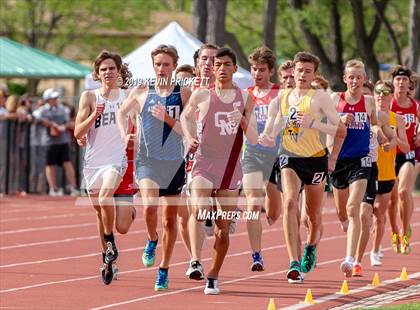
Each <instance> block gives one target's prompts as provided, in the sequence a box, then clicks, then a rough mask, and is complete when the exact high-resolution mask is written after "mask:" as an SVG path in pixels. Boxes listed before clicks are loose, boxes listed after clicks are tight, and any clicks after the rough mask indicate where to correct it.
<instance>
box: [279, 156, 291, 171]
mask: <svg viewBox="0 0 420 310" xmlns="http://www.w3.org/2000/svg"><path fill="white" fill-rule="evenodd" d="M288 163H289V156H287V155H281V156H280V157H279V166H280V168H283V167H284V166H286V165H287V164H288Z"/></svg>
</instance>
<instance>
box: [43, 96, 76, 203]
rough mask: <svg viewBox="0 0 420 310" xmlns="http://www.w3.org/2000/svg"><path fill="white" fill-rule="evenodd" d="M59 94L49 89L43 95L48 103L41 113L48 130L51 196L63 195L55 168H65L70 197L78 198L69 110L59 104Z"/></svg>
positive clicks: (48, 176) (47, 169) (48, 166)
mask: <svg viewBox="0 0 420 310" xmlns="http://www.w3.org/2000/svg"><path fill="white" fill-rule="evenodd" d="M58 97H59V93H58V92H57V91H55V90H54V89H47V90H46V91H45V92H44V94H43V99H44V100H45V101H46V105H45V108H43V109H42V111H41V119H42V123H43V125H44V126H45V127H46V128H47V135H46V137H47V141H46V142H47V143H46V144H47V168H46V170H45V173H46V175H47V182H48V185H49V188H50V190H49V194H50V195H51V196H58V195H62V191H59V190H58V187H57V182H56V178H55V166H57V165H58V166H63V167H64V171H65V174H66V177H67V181H68V183H69V185H70V195H72V196H77V195H78V194H79V191H78V190H76V179H75V175H74V168H73V165H72V163H71V162H70V154H69V142H70V136H69V134H68V132H67V127H68V125H69V122H70V116H69V113H68V109H67V108H65V107H64V106H63V105H62V104H59V103H58V102H57V99H58Z"/></svg>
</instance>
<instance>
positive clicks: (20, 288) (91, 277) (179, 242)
mask: <svg viewBox="0 0 420 310" xmlns="http://www.w3.org/2000/svg"><path fill="white" fill-rule="evenodd" d="M276 230H279V229H273V230H272V231H276ZM245 234H248V233H247V232H245V233H240V234H234V235H238V236H239V235H245ZM345 237H346V236H345V235H344V236H340V237H337V236H334V237H329V238H325V239H323V240H335V239H344V238H345ZM211 238H214V237H211ZM176 243H177V244H182V241H177V242H176ZM285 247H286V245H284V244H282V245H277V246H272V247H268V248H264V249H262V250H264V251H269V250H274V249H281V248H285ZM142 248H144V247H141V248H132V249H126V250H123V251H134V250H136V249H142ZM121 252H122V251H121ZM88 255H90V254H88ZM94 255H99V254H98V253H95V254H94ZM241 255H249V250H246V251H243V252H238V253H233V254H228V255H226V258H228V257H235V256H241ZM211 259H212V258H211V257H208V258H205V259H202V261H210V260H211ZM337 261H338V260H337ZM189 262H190V261H189V260H186V261H181V262H178V263H171V267H175V266H182V265H187V264H189ZM157 269H158V267H152V268H140V269H132V270H127V271H120V272H118V274H119V275H121V274H130V273H135V272H143V271H151V270H157ZM95 278H99V276H98V275H95V276H88V277H82V278H75V279H68V280H58V281H52V282H44V283H39V284H33V285H28V286H23V287H16V288H10V289H5V290H2V291H0V293H8V292H15V291H21V290H26V289H31V288H36V287H42V286H48V285H52V284H60V283H68V282H77V281H83V280H90V279H95Z"/></svg>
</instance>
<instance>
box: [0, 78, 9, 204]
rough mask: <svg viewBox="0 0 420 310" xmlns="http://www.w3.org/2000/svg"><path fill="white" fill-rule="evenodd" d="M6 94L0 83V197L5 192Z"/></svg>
mask: <svg viewBox="0 0 420 310" xmlns="http://www.w3.org/2000/svg"><path fill="white" fill-rule="evenodd" d="M7 96H8V92H7V87H6V86H5V85H0V149H1V150H2V151H1V152H0V197H3V195H4V194H5V193H6V182H7V180H6V164H7V153H6V152H5V151H4V150H7V122H6V120H7V118H8V116H9V112H8V111H7V109H6V106H5V102H6V98H7Z"/></svg>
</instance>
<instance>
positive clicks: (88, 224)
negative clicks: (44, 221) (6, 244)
mask: <svg viewBox="0 0 420 310" xmlns="http://www.w3.org/2000/svg"><path fill="white" fill-rule="evenodd" d="M87 226H96V222H90V223H82V224H72V225H57V226H47V227H34V228H24V229H17V230H6V231H1V232H0V235H11V234H18V233H27V232H34V231H45V230H54V229H69V228H79V227H87Z"/></svg>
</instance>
